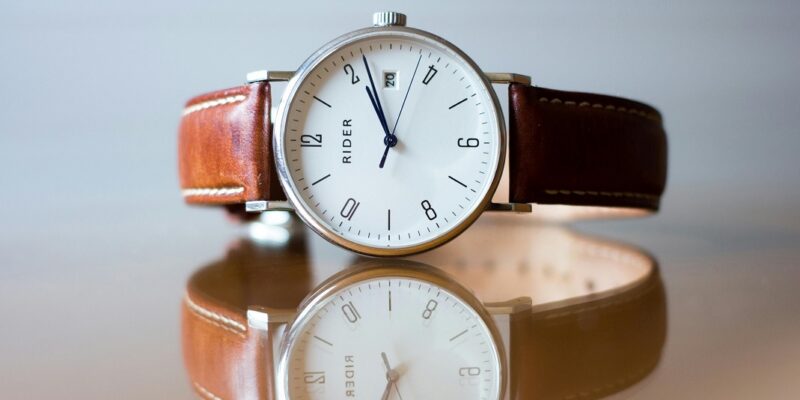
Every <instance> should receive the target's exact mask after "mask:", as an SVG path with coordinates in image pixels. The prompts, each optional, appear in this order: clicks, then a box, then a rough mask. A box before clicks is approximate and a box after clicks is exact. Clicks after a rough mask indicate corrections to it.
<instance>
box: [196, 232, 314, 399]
mask: <svg viewBox="0 0 800 400" xmlns="http://www.w3.org/2000/svg"><path fill="white" fill-rule="evenodd" d="M302 238H303V235H295V236H294V240H291V241H290V242H289V243H288V244H287V245H285V246H281V247H279V248H270V247H259V246H257V245H253V244H252V243H249V242H241V243H239V244H238V246H237V247H236V248H234V249H233V250H231V252H230V253H229V254H228V256H227V257H226V258H225V259H224V260H222V261H219V262H217V263H214V264H212V265H210V266H208V267H205V268H203V269H201V270H199V271H198V272H196V273H195V274H194V275H193V276H192V278H191V279H190V280H189V283H188V284H187V288H186V295H185V297H184V301H183V304H182V307H181V308H182V315H183V317H182V318H183V325H182V330H183V339H182V342H183V354H184V362H185V365H186V369H187V372H188V374H189V378H190V379H191V381H192V385H193V386H194V389H195V391H196V392H197V393H198V394H199V395H200V396H201V397H203V398H207V399H212V400H218V399H224V400H233V399H269V400H271V399H272V398H271V397H270V396H271V391H270V388H271V387H273V382H272V377H273V366H272V349H271V348H270V347H269V346H267V345H266V344H267V341H266V340H265V338H264V337H263V336H262V335H258V334H254V330H253V329H252V328H250V327H249V326H247V316H246V315H247V307H248V306H251V305H255V304H263V305H269V306H271V307H276V308H290V309H294V308H296V307H297V305H298V304H299V303H300V301H301V300H302V299H303V298H304V297H305V296H306V295H307V294H308V292H309V291H310V290H311V283H310V282H311V274H310V271H309V269H308V265H307V259H306V258H305V256H306V255H305V246H304V244H303V241H302Z"/></svg>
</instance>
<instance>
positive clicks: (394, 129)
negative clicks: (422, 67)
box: [378, 54, 422, 168]
mask: <svg viewBox="0 0 800 400" xmlns="http://www.w3.org/2000/svg"><path fill="white" fill-rule="evenodd" d="M420 61H422V55H421V54H420V56H419V58H418V59H417V65H416V66H415V67H414V73H413V74H411V80H410V81H409V82H408V89H406V95H405V97H403V104H402V105H401V106H400V111H399V112H398V113H397V119H395V120H394V127H392V133H391V137H394V138H395V140H397V137H396V136H395V134H394V132H395V131H396V130H397V123H398V122H400V116H401V115H403V109H404V108H406V100H408V93H409V92H411V86H412V85H413V84H414V77H416V76H417V70H418V69H419V62H420ZM389 147H392V146H390V145H389V144H387V145H386V148H385V149H383V157H381V163H380V164H378V166H379V167H380V168H383V165H384V164H386V156H387V155H389Z"/></svg>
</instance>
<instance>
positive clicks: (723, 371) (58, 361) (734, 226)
mask: <svg viewBox="0 0 800 400" xmlns="http://www.w3.org/2000/svg"><path fill="white" fill-rule="evenodd" d="M175 200H177V199H175ZM677 202H678V201H677V200H676V203H677ZM173 203H174V205H173V206H170V207H169V209H170V210H171V211H170V212H174V213H177V214H179V215H187V216H190V218H187V219H186V220H185V221H191V223H189V222H185V223H183V224H179V225H176V224H174V223H172V222H170V221H171V220H172V217H171V216H170V215H169V213H170V212H166V211H162V210H158V211H147V210H146V209H144V208H143V209H142V210H141V213H138V214H133V213H128V214H126V215H123V216H121V217H120V218H117V219H116V220H114V221H113V222H112V221H109V220H108V219H106V218H105V217H104V216H102V215H89V216H84V217H82V218H80V221H78V220H75V221H74V223H80V224H81V225H82V226H84V227H92V228H90V229H89V228H87V229H83V230H73V229H71V228H70V226H69V224H65V225H61V226H57V227H53V228H51V229H49V230H47V232H48V233H47V237H44V238H41V237H19V236H16V237H13V238H10V237H6V238H5V239H4V240H3V254H4V256H5V258H6V260H7V262H8V261H10V264H8V266H7V267H6V268H4V269H3V270H2V275H3V277H2V280H0V289H1V290H0V300H2V301H0V313H2V317H3V320H4V321H6V323H5V324H3V328H2V330H0V339H2V340H0V349H1V350H2V354H3V358H2V361H0V372H1V373H2V376H3V390H4V391H5V392H6V394H7V395H9V397H10V398H48V397H51V396H53V395H54V394H56V393H57V394H59V395H60V396H63V397H65V398H77V397H81V398H110V397H117V396H119V394H120V393H123V395H122V396H121V397H124V398H128V397H130V398H134V397H144V396H150V397H159V398H191V397H192V395H191V389H190V385H189V382H188V379H187V377H186V375H185V372H184V368H183V365H182V356H181V350H180V336H179V329H180V321H179V307H178V306H179V304H180V301H181V299H182V297H183V294H184V285H185V283H186V280H187V279H188V277H189V276H190V275H191V274H192V273H193V272H195V271H197V270H198V269H199V268H201V267H204V266H206V265H208V264H210V263H212V262H215V261H218V260H220V259H222V258H224V256H225V254H226V252H227V248H228V245H229V243H230V242H231V241H234V240H237V239H236V238H238V237H241V236H242V235H244V233H245V231H244V230H243V229H242V228H236V227H235V226H233V225H230V224H228V223H226V222H225V221H224V220H223V218H222V217H221V216H220V215H219V214H218V213H217V212H216V211H215V210H198V209H189V210H185V209H183V208H182V206H180V205H179V204H178V202H177V201H174V202H173ZM668 204H669V203H668ZM739 207H742V206H741V205H740V206H737V207H732V208H731V209H732V210H737V209H739ZM724 208H727V207H719V208H713V209H707V210H704V211H702V212H698V211H691V212H688V211H687V212H675V211H671V209H670V207H667V208H666V210H665V212H664V213H663V215H660V216H658V217H654V218H650V219H646V220H638V221H635V220H631V221H619V222H613V223H610V222H608V223H584V224H581V225H579V226H578V228H577V230H578V231H592V232H594V233H595V234H597V233H598V232H603V233H604V235H601V236H600V237H606V238H608V237H614V238H616V240H621V241H623V242H627V243H629V244H634V245H636V246H638V247H640V248H643V249H644V250H646V251H647V252H649V253H650V254H652V255H653V257H654V258H655V259H656V260H657V262H658V264H659V268H660V271H661V276H662V278H663V282H664V286H665V291H666V296H667V321H666V322H667V331H666V343H665V345H664V347H663V353H662V356H661V360H660V362H659V364H658V366H657V367H656V369H655V370H654V371H653V372H652V373H650V374H649V376H647V377H646V378H645V379H644V380H643V381H641V382H639V383H637V384H635V385H634V386H632V387H631V388H629V389H627V390H624V391H622V392H620V393H617V394H615V395H614V396H616V397H619V398H647V399H650V398H665V399H666V398H701V397H702V398H754V397H759V398H787V397H793V395H792V394H796V393H798V391H799V390H800V385H799V384H798V382H797V380H796V379H795V377H796V376H798V373H800V361H798V360H800V354H799V353H800V348H799V347H798V346H797V337H798V335H800V319H798V317H797V315H798V314H797V306H798V304H800V290H798V289H800V287H799V286H800V268H798V265H797V260H798V256H800V250H798V248H797V243H798V242H800V241H798V239H800V232H798V229H797V227H795V226H793V225H792V223H793V221H796V218H795V219H791V218H788V217H789V216H792V215H791V213H790V212H788V211H787V214H786V215H785V216H786V218H775V219H769V218H765V219H762V220H761V222H759V223H757V222H756V221H753V220H752V218H753V217H754V216H753V215H748V214H746V213H744V212H730V211H728V210H724ZM673 210H679V209H677V208H675V209H673ZM684 210H699V208H694V209H692V208H689V207H687V208H684ZM794 217H796V215H794ZM488 218H495V217H493V216H490V217H488ZM511 218H515V217H511ZM519 218H526V217H519ZM787 221H788V222H789V223H787ZM525 223H527V222H525ZM480 224H481V221H479V225H480ZM145 226H146V227H148V231H149V234H141V233H140V232H142V229H143V227H145ZM494 229H499V230H498V232H507V231H503V230H502V229H505V228H494ZM40 239H41V240H40ZM308 240H309V243H310V244H309V247H310V250H309V251H313V252H316V253H317V254H324V255H326V256H325V257H332V258H336V257H339V258H341V259H347V258H351V257H352V255H348V254H347V253H346V252H343V251H341V250H339V249H336V248H334V247H333V246H331V245H330V244H328V243H326V242H324V241H323V240H321V239H319V238H317V237H315V236H314V235H313V234H310V237H309V239H308ZM457 243H458V239H457V240H456V242H454V243H453V244H451V245H455V244H457ZM537 251H538V252H544V254H545V255H546V254H547V250H546V249H540V250H537ZM435 255H436V252H433V253H428V254H427V255H423V256H422V257H421V258H422V259H423V261H424V260H426V259H427V260H428V261H431V262H432V261H436V257H435ZM325 259H326V260H327V259H328V258H325ZM324 275H325V274H322V275H321V276H317V277H316V278H315V279H316V280H319V279H322V278H324ZM551 286H552V285H551ZM547 289H548V283H546V282H545V283H542V284H541V286H540V287H538V288H537V291H538V292H539V293H546V291H547ZM556 289H558V288H556ZM561 289H563V287H562V288H561ZM562 293H563V290H562ZM574 294H578V293H574ZM547 300H548V299H547V298H542V299H539V301H540V302H544V301H547Z"/></svg>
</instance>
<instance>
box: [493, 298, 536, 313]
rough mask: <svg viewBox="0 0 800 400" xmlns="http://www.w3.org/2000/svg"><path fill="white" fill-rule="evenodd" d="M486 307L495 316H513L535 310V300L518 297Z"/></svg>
mask: <svg viewBox="0 0 800 400" xmlns="http://www.w3.org/2000/svg"><path fill="white" fill-rule="evenodd" d="M484 307H486V311H488V312H489V314H491V315H493V316H498V315H513V314H517V313H520V312H527V311H530V310H531V308H533V300H532V299H531V298H530V297H517V298H515V299H511V300H508V301H500V302H494V303H486V304H484Z"/></svg>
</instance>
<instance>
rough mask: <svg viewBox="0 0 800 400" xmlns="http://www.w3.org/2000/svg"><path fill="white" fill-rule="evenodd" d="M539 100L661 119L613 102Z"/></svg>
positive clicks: (542, 98) (540, 99)
mask: <svg viewBox="0 0 800 400" xmlns="http://www.w3.org/2000/svg"><path fill="white" fill-rule="evenodd" d="M539 102H541V103H550V104H561V105H565V106H578V107H591V108H599V109H603V110H609V111H619V112H621V113H627V114H633V115H638V116H640V117H642V118H647V119H651V120H653V121H657V122H660V121H661V118H660V117H659V116H658V115H656V114H653V113H649V112H646V111H642V110H639V109H636V108H628V107H622V106H614V105H611V104H601V103H590V102H588V101H581V102H577V101H572V100H561V99H559V98H557V97H554V98H552V99H550V98H547V97H540V98H539Z"/></svg>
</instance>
